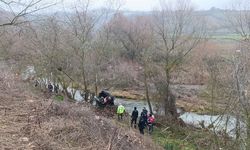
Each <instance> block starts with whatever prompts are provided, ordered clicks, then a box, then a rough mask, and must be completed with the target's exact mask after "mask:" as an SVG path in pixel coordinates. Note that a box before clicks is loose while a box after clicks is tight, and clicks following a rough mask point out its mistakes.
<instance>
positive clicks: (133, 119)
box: [131, 118, 137, 128]
mask: <svg viewBox="0 0 250 150" xmlns="http://www.w3.org/2000/svg"><path fill="white" fill-rule="evenodd" d="M136 121H137V118H132V119H131V127H133V124H134V127H135V128H136Z"/></svg>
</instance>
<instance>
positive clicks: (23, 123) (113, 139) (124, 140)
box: [0, 71, 161, 150]
mask: <svg viewBox="0 0 250 150" xmlns="http://www.w3.org/2000/svg"><path fill="white" fill-rule="evenodd" d="M0 81H1V82H0V90H1V91H0V101H1V106H0V108H1V110H0V134H1V136H0V149H25V150H26V149H35V150H38V149H39V150H57V149H58V150H64V149H65V150H66V149H67V150H68V149H72V150H75V149H89V150H90V149H92V150H97V149H98V150H99V149H103V150H111V149H114V150H118V149H121V150H123V149H124V150H127V149H129V150H130V149H133V150H136V149H150V150H151V149H161V148H160V147H158V146H156V145H155V144H154V143H153V142H152V140H151V139H150V138H147V137H143V136H141V135H139V134H138V133H137V132H135V131H134V130H132V129H129V128H125V127H122V126H121V125H118V124H117V123H116V122H115V121H114V120H112V119H108V118H106V117H102V116H100V115H98V113H95V109H94V108H92V107H91V106H88V105H87V104H83V105H81V104H76V103H70V102H55V101H53V100H52V99H46V98H45V97H43V96H42V95H39V96H37V95H33V94H32V93H30V91H28V90H26V89H25V86H24V84H23V83H22V82H21V81H20V80H19V79H18V78H17V76H14V75H13V74H11V72H8V71H4V72H1V76H0Z"/></svg>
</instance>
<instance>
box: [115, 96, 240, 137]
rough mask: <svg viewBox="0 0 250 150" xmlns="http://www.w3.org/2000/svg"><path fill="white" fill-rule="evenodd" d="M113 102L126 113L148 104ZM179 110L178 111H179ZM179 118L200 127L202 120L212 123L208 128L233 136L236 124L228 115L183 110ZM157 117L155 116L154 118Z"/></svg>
mask: <svg viewBox="0 0 250 150" xmlns="http://www.w3.org/2000/svg"><path fill="white" fill-rule="evenodd" d="M115 104H116V105H118V104H122V105H123V106H124V107H125V108H126V111H127V112H128V113H130V114H131V113H132V111H133V109H134V107H137V110H138V111H139V112H141V111H142V109H143V107H146V108H147V109H148V110H149V108H148V105H147V102H146V101H137V100H127V99H115ZM152 106H153V110H154V108H155V106H154V104H152ZM179 112H180V111H179ZM179 118H181V119H182V120H183V121H184V122H185V123H186V124H189V125H192V126H194V127H197V128H201V125H200V124H201V122H203V124H204V126H205V127H206V128H208V127H209V126H211V124H213V128H210V130H212V131H214V132H216V133H219V132H225V131H226V133H227V134H228V135H229V136H230V137H233V138H235V125H236V118H235V117H233V116H230V115H223V116H220V115H214V116H212V115H199V114H196V113H193V112H184V113H182V114H181V115H180V116H179ZM156 119H157V118H156ZM240 123H241V128H242V130H243V132H244V130H245V125H244V123H242V122H240Z"/></svg>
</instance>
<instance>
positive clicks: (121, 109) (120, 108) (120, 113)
mask: <svg viewBox="0 0 250 150" xmlns="http://www.w3.org/2000/svg"><path fill="white" fill-rule="evenodd" d="M124 113H125V107H124V106H122V104H119V106H118V108H117V115H118V120H122V117H123V114H124Z"/></svg>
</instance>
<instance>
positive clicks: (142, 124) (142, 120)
mask: <svg viewBox="0 0 250 150" xmlns="http://www.w3.org/2000/svg"><path fill="white" fill-rule="evenodd" d="M146 125H147V120H145V117H144V116H143V114H141V116H140V119H139V123H138V127H139V131H140V133H141V134H144V129H145V127H146Z"/></svg>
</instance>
